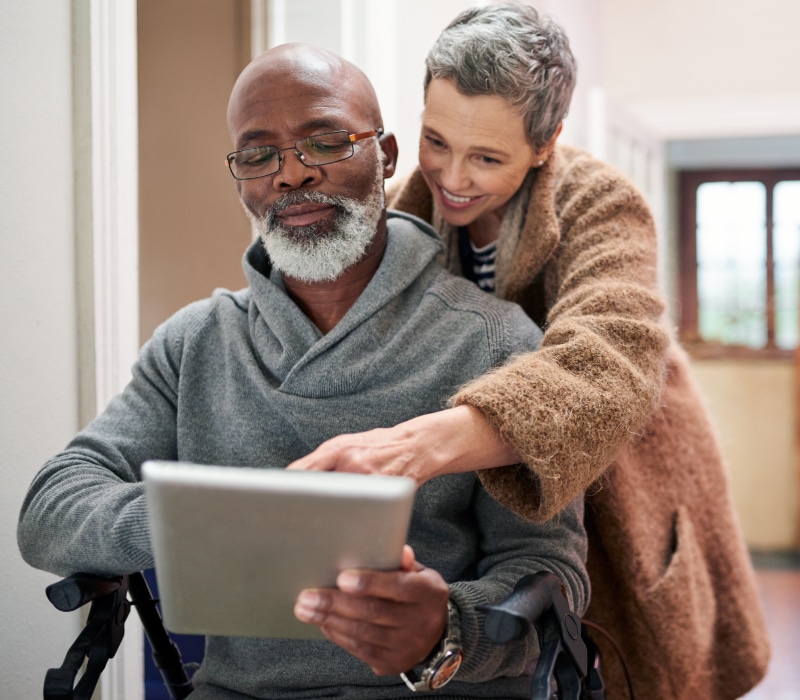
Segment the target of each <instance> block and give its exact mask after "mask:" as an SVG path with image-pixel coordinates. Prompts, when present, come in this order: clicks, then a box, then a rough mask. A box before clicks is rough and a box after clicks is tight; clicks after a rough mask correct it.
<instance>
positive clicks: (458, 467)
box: [288, 404, 521, 485]
mask: <svg viewBox="0 0 800 700" xmlns="http://www.w3.org/2000/svg"><path fill="white" fill-rule="evenodd" d="M520 461H521V460H520V457H519V455H518V454H517V452H516V450H515V449H514V448H513V447H512V446H511V445H510V444H509V443H507V442H505V441H504V440H503V439H502V438H501V437H500V433H499V432H498V431H497V430H496V429H495V428H494V427H493V426H492V424H491V423H489V421H487V420H486V418H484V416H483V414H482V413H481V412H480V411H479V410H478V409H477V408H474V407H473V406H470V405H467V404H465V405H463V406H457V407H455V408H448V409H446V410H444V411H439V412H438V413H429V414H427V415H423V416H419V417H417V418H412V419H411V420H409V421H405V422H403V423H398V424H397V425H396V426H394V427H392V428H376V429H375V430H369V431H367V432H364V433H351V434H347V435H338V436H337V437H335V438H332V439H331V440H328V441H326V442H324V443H322V444H321V445H320V446H319V447H318V448H317V449H316V450H314V451H313V452H311V453H310V454H308V455H306V456H305V457H303V458H301V459H298V460H297V461H295V462H293V463H292V464H290V465H289V467H288V468H289V469H306V470H309V471H344V472H359V473H365V474H384V475H390V476H398V475H402V476H409V477H412V478H413V479H415V480H416V481H417V484H418V485H421V484H424V483H425V482H426V481H428V480H429V479H432V478H434V477H436V476H440V475H442V474H455V473H460V472H469V471H476V470H480V469H488V468H491V467H500V466H506V465H510V464H517V463H519V462H520Z"/></svg>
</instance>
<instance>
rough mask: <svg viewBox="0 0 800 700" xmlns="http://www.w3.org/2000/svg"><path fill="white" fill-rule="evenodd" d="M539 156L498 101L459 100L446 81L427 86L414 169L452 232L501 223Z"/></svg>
mask: <svg viewBox="0 0 800 700" xmlns="http://www.w3.org/2000/svg"><path fill="white" fill-rule="evenodd" d="M539 160H540V156H539V154H537V153H536V152H535V151H534V148H533V146H531V145H530V143H529V142H528V139H527V138H526V136H525V127H524V125H523V121H522V116H521V115H520V114H519V112H518V111H517V110H516V109H514V107H512V105H511V103H510V102H508V100H506V99H505V98H503V97H499V96H497V95H476V96H467V95H462V94H461V93H460V92H459V91H458V90H457V89H456V85H455V82H454V81H453V80H451V79H445V78H441V79H434V80H431V82H430V84H429V85H428V92H427V96H426V99H425V111H424V112H423V115H422V133H421V134H420V141H419V166H420V170H421V171H422V175H423V177H424V178H425V181H426V182H427V183H428V187H429V188H430V190H431V192H432V193H433V196H434V199H435V201H436V204H437V205H438V209H439V212H440V213H441V215H442V217H443V218H444V220H445V221H447V222H448V223H449V224H451V225H453V226H468V225H469V224H471V223H473V222H475V221H477V220H478V219H479V218H481V217H484V216H489V215H493V216H495V217H497V218H500V217H502V214H503V212H504V211H505V207H506V204H508V201H509V200H510V199H511V197H512V196H513V195H514V193H515V192H516V191H517V190H518V189H519V187H520V185H521V184H522V181H523V180H524V179H525V175H526V174H527V172H528V170H529V169H530V168H531V167H533V166H535V165H537V164H538V162H539Z"/></svg>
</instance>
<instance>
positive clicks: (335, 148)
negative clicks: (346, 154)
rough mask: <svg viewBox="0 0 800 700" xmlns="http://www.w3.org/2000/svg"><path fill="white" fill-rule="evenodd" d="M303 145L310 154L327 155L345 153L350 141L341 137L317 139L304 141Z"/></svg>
mask: <svg viewBox="0 0 800 700" xmlns="http://www.w3.org/2000/svg"><path fill="white" fill-rule="evenodd" d="M303 145H304V146H305V147H306V148H308V150H309V152H311V153H319V154H323V155H329V154H332V153H340V152H343V151H347V150H348V148H349V147H350V139H343V138H342V137H341V136H329V137H317V138H313V139H306V140H305V141H304V142H303Z"/></svg>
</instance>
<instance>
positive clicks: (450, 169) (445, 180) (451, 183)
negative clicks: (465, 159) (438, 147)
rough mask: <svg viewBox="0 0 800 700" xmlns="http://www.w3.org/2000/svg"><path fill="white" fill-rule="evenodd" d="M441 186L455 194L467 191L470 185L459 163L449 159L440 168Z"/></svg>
mask: <svg viewBox="0 0 800 700" xmlns="http://www.w3.org/2000/svg"><path fill="white" fill-rule="evenodd" d="M441 185H442V187H444V188H445V189H446V190H450V191H452V192H453V193H456V194H457V193H459V192H460V191H463V190H465V189H467V188H468V187H469V185H470V178H469V174H468V172H467V169H466V168H465V167H464V166H463V164H462V163H461V162H459V161H458V160H456V159H454V158H451V159H450V160H448V162H447V163H446V164H445V165H444V167H443V168H442V175H441Z"/></svg>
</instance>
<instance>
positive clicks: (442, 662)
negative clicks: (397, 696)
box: [400, 600, 464, 692]
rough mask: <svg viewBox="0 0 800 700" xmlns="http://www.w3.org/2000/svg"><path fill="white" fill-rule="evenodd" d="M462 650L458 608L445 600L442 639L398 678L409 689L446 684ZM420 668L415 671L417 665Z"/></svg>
mask: <svg viewBox="0 0 800 700" xmlns="http://www.w3.org/2000/svg"><path fill="white" fill-rule="evenodd" d="M463 658H464V652H463V651H462V650H461V621H460V619H459V616H458V608H456V606H455V605H453V602H452V601H450V600H448V601H447V628H446V629H445V631H444V639H442V641H441V642H439V645H438V646H437V647H436V648H435V649H434V650H433V651H432V652H431V654H430V656H428V658H427V659H425V660H424V661H423V662H422V663H421V664H417V666H415V667H414V668H413V669H411V670H409V671H406V672H405V673H401V674H400V678H402V679H403V680H404V681H405V684H406V685H407V686H408V687H409V689H410V690H413V691H414V692H418V691H421V690H438V689H439V688H442V687H444V686H445V685H447V684H448V683H449V682H450V681H451V680H452V679H453V676H455V675H456V672H457V671H458V669H459V667H460V666H461V660H462V659H463ZM420 666H421V667H422V668H421V670H419V671H417V669H418V668H419V667H420Z"/></svg>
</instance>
